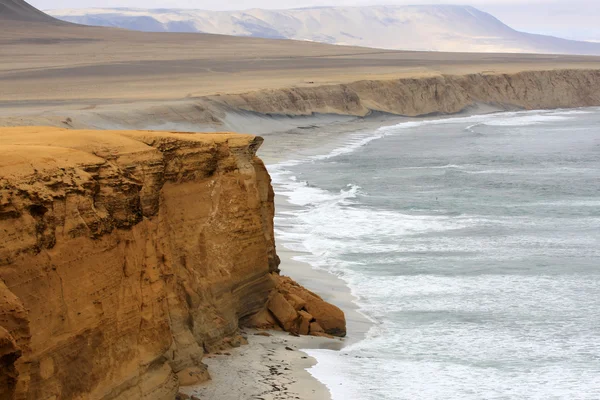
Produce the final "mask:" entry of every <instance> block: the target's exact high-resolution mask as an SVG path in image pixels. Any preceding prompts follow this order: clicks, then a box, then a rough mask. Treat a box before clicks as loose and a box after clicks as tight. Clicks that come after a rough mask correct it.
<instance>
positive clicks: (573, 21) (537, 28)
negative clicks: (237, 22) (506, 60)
mask: <svg viewBox="0 0 600 400" xmlns="http://www.w3.org/2000/svg"><path fill="white" fill-rule="evenodd" d="M28 1H29V3H31V4H32V5H33V6H35V7H37V8H40V9H42V10H48V9H61V8H89V7H138V8H195V9H205V10H240V9H248V8H269V9H282V8H298V7H313V6H323V5H330V6H365V5H366V6H368V5H382V4H468V5H472V6H474V7H477V8H479V9H480V10H482V11H486V12H489V13H490V14H492V15H494V16H495V17H497V18H498V19H500V20H501V21H502V22H504V23H506V24H507V25H509V26H511V27H512V28H515V29H517V30H521V31H524V32H530V33H540V34H546V35H554V36H560V37H564V38H568V39H577V40H594V41H600V23H598V21H600V6H599V3H600V0H325V1H323V0H300V1H298V0H226V1H223V0H202V1H198V0H28Z"/></svg>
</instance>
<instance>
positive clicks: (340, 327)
mask: <svg viewBox="0 0 600 400" xmlns="http://www.w3.org/2000/svg"><path fill="white" fill-rule="evenodd" d="M291 291H292V292H293V294H295V295H297V296H298V297H301V298H302V299H304V300H305V301H306V306H305V307H304V308H305V309H306V311H308V313H309V314H310V315H312V316H313V317H314V319H315V320H316V321H317V322H318V323H319V325H320V326H321V327H322V328H323V330H324V331H325V332H326V333H328V334H330V335H333V336H341V337H344V336H346V317H345V316H344V312H343V311H342V310H340V309H339V308H338V307H336V306H334V305H333V304H330V303H327V302H326V301H324V300H323V299H321V298H320V297H317V296H314V295H313V294H312V293H310V292H309V291H308V290H303V288H301V287H295V288H292V290H291Z"/></svg>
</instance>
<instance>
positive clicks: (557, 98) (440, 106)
mask: <svg viewBox="0 0 600 400" xmlns="http://www.w3.org/2000/svg"><path fill="white" fill-rule="evenodd" d="M210 98H211V100H212V101H214V102H216V103H221V104H225V105H227V106H228V107H231V108H233V109H238V110H246V111H253V112H257V113H261V114H280V115H310V114H313V113H320V114H340V115H355V116H365V115H367V114H369V113H371V112H372V111H379V112H385V113H390V114H397V115H405V116H413V117H414V116H423V115H428V114H437V113H439V114H453V113H457V112H460V111H463V110H465V109H467V108H469V107H471V106H474V105H477V104H487V105H492V106H496V107H499V108H501V109H515V108H518V109H527V110H529V109H544V108H572V107H586V106H598V105H600V70H597V69H594V70H574V69H573V70H547V71H544V70H542V71H525V72H519V73H512V74H508V73H507V74H494V73H488V74H486V73H480V74H469V75H440V76H433V77H420V78H419V77H415V78H403V79H395V80H363V81H358V82H354V83H349V84H339V85H325V86H315V87H310V86H309V87H296V88H289V89H277V90H261V91H256V92H250V93H243V94H227V95H220V96H212V97H210Z"/></svg>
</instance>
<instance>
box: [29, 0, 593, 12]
mask: <svg viewBox="0 0 600 400" xmlns="http://www.w3.org/2000/svg"><path fill="white" fill-rule="evenodd" d="M597 2H598V0H585V1H580V0H578V1H576V3H589V4H590V5H592V4H597ZM30 3H31V4H33V5H34V6H36V7H38V8H42V9H52V8H54V9H56V8H85V7H141V8H197V9H207V10H234V9H247V8H254V7H256V8H294V7H309V6H322V5H340V6H351V5H372V4H436V3H437V4H442V3H444V4H472V5H475V6H483V5H494V4H504V5H506V4H511V5H519V4H521V5H523V4H532V3H536V4H549V3H562V4H567V5H568V4H573V1H571V0H466V1H465V0H433V1H432V0H410V1H404V0H397V1H393V0H388V1H386V0H379V1H377V0H329V1H322V0H300V1H298V0H227V1H223V0H204V1H197V0H30Z"/></svg>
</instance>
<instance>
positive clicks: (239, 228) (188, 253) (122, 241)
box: [0, 127, 344, 400]
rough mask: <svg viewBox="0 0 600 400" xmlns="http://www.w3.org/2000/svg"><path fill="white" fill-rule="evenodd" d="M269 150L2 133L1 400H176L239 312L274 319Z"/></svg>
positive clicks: (50, 132)
mask: <svg viewBox="0 0 600 400" xmlns="http://www.w3.org/2000/svg"><path fill="white" fill-rule="evenodd" d="M261 143H262V139H261V138H259V137H255V136H250V135H239V134H227V133H225V134H185V133H169V132H144V131H91V130H65V129H59V128H47V127H28V128H22V127H21V128H2V129H0V236H1V238H2V240H1V241H0V399H3V400H4V399H19V400H20V399H31V400H33V399H42V398H44V399H45V398H48V399H49V398H55V399H81V398H86V399H106V400H109V399H123V400H125V399H157V400H158V399H161V400H162V399H169V398H171V399H173V398H175V395H176V393H177V390H178V387H179V385H189V384H193V383H196V382H200V381H203V380H206V379H209V375H208V372H207V370H206V367H205V366H204V364H203V363H202V357H203V355H204V354H205V353H206V352H211V351H216V350H219V349H222V348H227V347H231V346H238V345H240V344H243V342H244V339H243V338H242V337H241V336H240V335H239V323H240V321H241V320H243V321H248V320H252V319H256V317H255V316H256V315H263V316H264V315H265V312H266V313H267V314H266V315H267V317H268V318H267V319H269V320H273V318H272V317H273V314H272V313H271V311H265V310H267V309H268V308H269V305H270V304H271V303H272V301H271V300H270V299H272V298H273V297H274V296H277V295H281V290H283V289H281V286H282V285H281V283H280V281H282V280H284V278H282V277H279V275H278V264H279V260H278V257H277V255H276V252H275V243H274V236H273V215H274V203H273V189H272V187H271V184H270V177H269V175H268V173H267V171H266V169H265V166H264V164H263V163H262V161H261V160H260V159H259V158H258V157H256V151H257V149H258V148H259V146H260V145H261ZM286 285H288V286H289V284H286ZM276 287H278V288H276ZM302 291H303V292H307V291H305V290H302ZM321 301H322V300H321ZM304 307H306V305H304ZM332 307H333V306H332ZM317 308H319V309H320V308H322V305H319V306H318V307H317ZM334 311H335V310H334ZM303 312H304V311H303ZM316 312H317V313H318V310H317V311H316ZM315 317H316V318H318V314H317V316H315ZM311 318H312V317H311ZM342 318H343V314H342ZM312 322H315V321H314V318H313V321H312ZM338 322H339V321H338ZM294 323H295V324H296V325H297V326H299V325H300V323H301V321H300V318H298V320H297V321H296V322H294ZM323 325H326V326H327V325H328V318H327V317H326V316H325V317H323ZM284 328H292V325H290V326H289V327H284ZM334 328H335V329H333V330H331V329H330V332H332V333H334V334H339V335H341V334H343V333H344V332H343V329H340V328H339V327H334ZM293 329H296V328H293ZM307 333H308V332H307ZM315 333H316V332H315Z"/></svg>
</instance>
